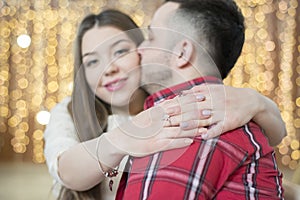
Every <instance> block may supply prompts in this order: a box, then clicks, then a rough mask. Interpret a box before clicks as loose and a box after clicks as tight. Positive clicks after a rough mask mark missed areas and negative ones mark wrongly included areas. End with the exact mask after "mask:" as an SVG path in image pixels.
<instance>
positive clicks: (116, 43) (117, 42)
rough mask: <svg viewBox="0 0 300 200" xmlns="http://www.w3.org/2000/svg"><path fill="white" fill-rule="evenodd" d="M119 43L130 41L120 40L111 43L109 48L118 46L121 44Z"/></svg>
mask: <svg viewBox="0 0 300 200" xmlns="http://www.w3.org/2000/svg"><path fill="white" fill-rule="evenodd" d="M121 42H130V41H129V40H128V39H120V40H118V41H116V42H114V43H112V44H111V45H110V46H111V47H114V46H116V45H118V44H119V43H121Z"/></svg>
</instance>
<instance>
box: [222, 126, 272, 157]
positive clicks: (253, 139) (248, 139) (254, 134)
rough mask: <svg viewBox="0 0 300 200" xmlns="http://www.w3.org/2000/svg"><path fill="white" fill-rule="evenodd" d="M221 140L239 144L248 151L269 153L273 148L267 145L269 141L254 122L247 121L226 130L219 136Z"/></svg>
mask: <svg viewBox="0 0 300 200" xmlns="http://www.w3.org/2000/svg"><path fill="white" fill-rule="evenodd" d="M219 139H220V140H221V141H224V142H226V143H229V144H231V145H235V146H239V147H240V148H242V149H244V150H245V151H247V152H248V153H250V154H251V153H254V152H255V151H257V150H260V151H262V152H264V153H270V152H272V151H273V150H274V149H273V148H272V147H271V146H270V145H269V141H268V139H267V137H266V136H265V134H264V133H263V130H262V129H261V127H260V126H258V125H257V124H256V123H254V122H249V123H247V124H245V125H244V126H242V127H239V128H237V129H234V130H231V131H228V132H226V133H224V134H222V135H221V136H220V138H219Z"/></svg>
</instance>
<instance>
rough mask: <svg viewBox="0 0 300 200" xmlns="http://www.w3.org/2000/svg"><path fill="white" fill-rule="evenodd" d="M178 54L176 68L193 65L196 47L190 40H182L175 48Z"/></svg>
mask: <svg viewBox="0 0 300 200" xmlns="http://www.w3.org/2000/svg"><path fill="white" fill-rule="evenodd" d="M175 52H176V58H175V62H176V66H177V67H178V68H184V67H186V66H188V65H189V64H191V61H192V56H193V53H194V46H193V44H192V42H191V41H190V40H187V39H184V40H181V41H180V42H179V43H178V44H177V45H176V47H175Z"/></svg>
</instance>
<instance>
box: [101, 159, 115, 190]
mask: <svg viewBox="0 0 300 200" xmlns="http://www.w3.org/2000/svg"><path fill="white" fill-rule="evenodd" d="M98 163H99V168H100V171H101V172H102V174H103V175H104V176H105V177H106V178H110V180H109V183H108V187H109V189H110V191H112V187H113V184H114V181H113V180H112V178H113V177H116V176H117V175H118V174H119V172H118V168H119V166H117V167H116V168H115V169H110V170H108V171H104V170H103V168H102V165H101V163H100V161H98Z"/></svg>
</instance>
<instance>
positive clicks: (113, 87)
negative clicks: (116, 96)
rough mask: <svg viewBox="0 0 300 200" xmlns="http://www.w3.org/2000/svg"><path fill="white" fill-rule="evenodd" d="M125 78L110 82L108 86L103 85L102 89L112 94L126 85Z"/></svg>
mask: <svg viewBox="0 0 300 200" xmlns="http://www.w3.org/2000/svg"><path fill="white" fill-rule="evenodd" d="M126 80H127V79H126V78H124V79H119V80H116V81H113V82H110V83H108V84H105V85H104V87H105V88H106V89H107V90H108V91H110V92H114V91H117V90H120V89H121V88H123V87H124V85H125V84H126Z"/></svg>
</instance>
